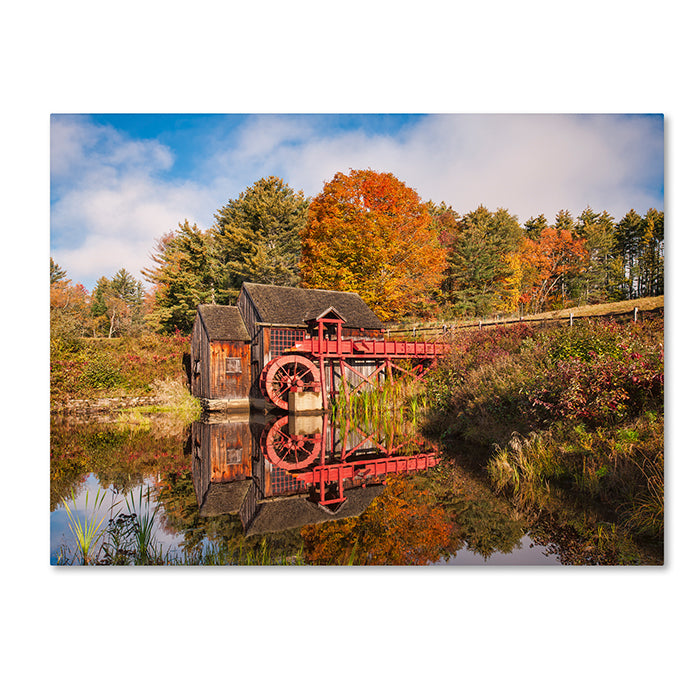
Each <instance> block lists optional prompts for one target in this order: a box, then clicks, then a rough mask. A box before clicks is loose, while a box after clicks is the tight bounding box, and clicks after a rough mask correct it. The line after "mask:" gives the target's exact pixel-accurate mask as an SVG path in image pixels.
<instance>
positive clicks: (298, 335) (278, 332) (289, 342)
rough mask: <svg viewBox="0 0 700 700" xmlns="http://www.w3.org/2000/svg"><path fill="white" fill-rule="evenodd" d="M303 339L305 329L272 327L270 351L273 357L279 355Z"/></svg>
mask: <svg viewBox="0 0 700 700" xmlns="http://www.w3.org/2000/svg"><path fill="white" fill-rule="evenodd" d="M302 340H304V330H303V329H296V328H272V329H270V353H271V355H272V357H277V356H278V355H281V354H282V353H283V352H284V351H285V350H287V349H288V348H291V347H294V344H295V343H300V342H301V341H302Z"/></svg>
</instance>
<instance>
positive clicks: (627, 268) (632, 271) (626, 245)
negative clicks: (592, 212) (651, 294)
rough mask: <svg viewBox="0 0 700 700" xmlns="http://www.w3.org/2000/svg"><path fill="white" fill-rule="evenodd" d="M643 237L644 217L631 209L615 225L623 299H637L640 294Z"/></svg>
mask: <svg viewBox="0 0 700 700" xmlns="http://www.w3.org/2000/svg"><path fill="white" fill-rule="evenodd" d="M641 239H642V217H641V216H639V214H637V212H636V211H635V210H634V209H630V210H629V211H628V212H627V214H625V216H624V217H622V219H620V221H619V222H618V223H617V225H616V226H615V253H616V255H617V257H618V258H619V259H620V261H621V267H622V281H621V283H620V288H621V294H622V298H623V299H636V298H637V297H639V295H640V288H639V257H640V251H641Z"/></svg>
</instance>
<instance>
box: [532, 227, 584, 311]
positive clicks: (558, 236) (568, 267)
mask: <svg viewBox="0 0 700 700" xmlns="http://www.w3.org/2000/svg"><path fill="white" fill-rule="evenodd" d="M520 258H521V260H522V266H523V293H522V296H521V298H520V301H521V303H522V304H523V305H525V306H527V307H528V308H529V310H530V311H532V312H534V313H537V312H540V311H542V310H544V309H545V308H553V307H555V306H561V305H562V304H563V301H564V298H563V297H564V291H563V288H562V283H563V281H564V280H565V278H566V275H568V274H572V273H574V272H578V273H581V272H583V271H584V270H585V268H586V266H587V264H588V253H587V251H586V246H585V243H584V241H582V240H580V239H575V238H574V236H573V234H572V232H571V231H570V230H568V229H557V228H546V229H544V230H543V231H542V232H541V233H540V235H539V238H538V239H537V240H536V241H535V240H532V239H531V238H524V239H523V241H522V244H521V248H520Z"/></svg>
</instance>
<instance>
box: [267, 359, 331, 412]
mask: <svg viewBox="0 0 700 700" xmlns="http://www.w3.org/2000/svg"><path fill="white" fill-rule="evenodd" d="M292 387H294V388H296V389H298V390H299V391H318V390H319V389H320V387H321V372H320V371H319V369H318V367H316V365H315V364H314V363H313V362H312V361H311V360H310V359H309V358H308V357H304V356H303V355H282V356H280V357H278V358H276V359H274V360H272V362H268V364H267V365H265V369H263V372H262V374H261V375H260V388H261V389H262V391H263V393H264V394H265V395H266V396H267V397H268V398H269V399H270V401H272V403H273V404H275V406H278V407H279V408H282V409H284V410H285V411H287V410H289V401H288V395H289V390H290V389H291V388H292Z"/></svg>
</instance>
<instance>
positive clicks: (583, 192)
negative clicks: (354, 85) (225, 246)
mask: <svg viewBox="0 0 700 700" xmlns="http://www.w3.org/2000/svg"><path fill="white" fill-rule="evenodd" d="M657 129H658V127H657V126H656V125H653V124H650V123H649V122H648V120H640V119H635V118H629V117H614V116H604V117H595V116H581V115H432V116H428V117H426V118H425V119H424V120H422V121H421V122H420V123H419V124H418V125H416V126H414V127H412V128H411V129H408V130H406V131H405V132H404V133H403V134H402V137H401V138H400V139H397V138H393V137H389V136H386V135H367V134H364V133H362V132H347V133H338V134H334V135H330V136H325V135H323V134H322V133H320V132H319V133H312V134H311V135H308V131H309V130H308V129H305V128H304V125H301V126H300V125H299V124H298V122H297V121H296V118H290V119H289V120H288V121H287V120H286V119H285V118H283V117H277V118H274V119H268V118H259V119H256V120H254V121H253V122H251V123H250V124H249V125H248V128H247V129H246V132H245V138H243V139H241V141H240V142H239V143H237V144H236V146H235V147H234V148H232V149H230V150H228V151H225V152H223V153H221V154H219V155H218V156H217V161H216V162H217V165H218V166H220V172H222V173H234V172H235V173H239V174H240V173H241V172H246V174H247V175H248V176H249V180H248V181H247V182H246V183H245V185H243V187H245V186H247V185H248V184H251V183H252V182H253V181H254V180H255V179H257V178H258V177H263V176H265V175H268V174H277V175H280V176H282V177H284V178H285V179H286V180H287V181H288V182H289V183H290V184H291V185H292V186H293V187H296V188H297V189H303V190H304V192H305V193H306V194H307V195H315V194H316V193H318V192H319V191H320V189H321V188H322V187H323V183H324V182H327V181H328V180H330V179H332V177H333V176H334V175H335V173H336V172H338V171H342V172H348V171H349V170H350V169H364V168H372V169H375V170H383V171H390V172H393V173H394V174H395V175H396V176H397V177H399V179H401V180H403V181H404V182H405V183H406V184H407V185H408V186H409V187H413V188H414V189H415V190H416V191H417V192H418V193H419V194H420V195H421V197H423V199H426V200H427V199H433V200H434V201H436V202H440V201H443V200H444V201H445V202H446V203H447V204H450V205H451V206H452V207H453V208H454V209H456V210H457V211H458V212H460V213H462V214H463V213H466V212H468V211H471V210H473V209H474V208H475V207H477V206H479V205H480V204H484V205H485V206H487V207H489V208H491V209H495V208H497V207H504V208H506V209H508V210H509V211H510V212H511V213H514V214H517V215H518V216H519V217H520V220H521V221H525V220H526V219H528V218H529V217H530V216H537V215H538V214H540V213H544V214H545V215H546V216H547V217H548V218H549V219H550V220H553V219H554V217H555V215H556V213H557V212H558V211H559V210H560V209H569V210H570V211H571V213H572V214H573V215H574V216H576V215H578V214H580V213H581V211H583V209H585V208H586V207H587V206H589V205H590V206H591V207H593V209H595V210H597V211H602V210H603V209H606V210H607V211H608V212H609V213H611V214H612V215H613V216H615V217H616V218H619V217H621V216H623V215H624V214H625V213H626V212H627V211H628V210H629V209H630V208H635V209H637V210H638V211H642V212H644V211H646V210H647V209H648V208H649V207H650V206H655V207H657V208H663V200H662V198H661V196H660V195H659V194H658V193H656V192H650V191H649V190H650V185H649V179H650V177H651V176H653V175H656V174H658V172H659V171H660V170H661V169H662V168H663V140H662V136H661V134H660V133H655V131H656V130H657ZM223 164H226V165H223ZM231 184H233V181H231ZM220 186H222V187H223V186H224V182H223V181H222V182H221V183H220ZM236 194H237V192H235V194H231V195H229V196H236Z"/></svg>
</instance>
